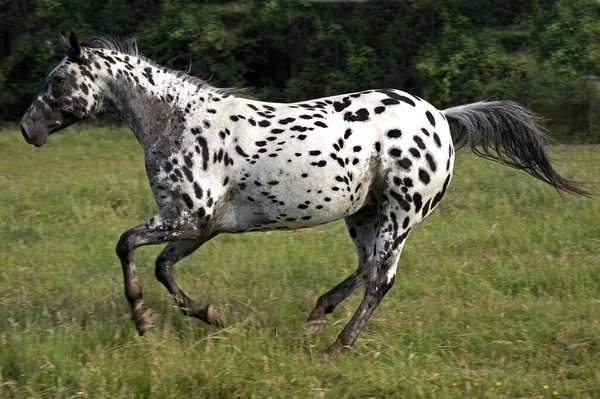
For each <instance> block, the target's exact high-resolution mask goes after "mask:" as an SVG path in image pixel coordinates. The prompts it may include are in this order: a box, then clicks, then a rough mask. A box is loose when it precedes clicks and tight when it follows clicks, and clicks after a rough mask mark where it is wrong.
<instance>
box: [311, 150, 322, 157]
mask: <svg viewBox="0 0 600 399" xmlns="http://www.w3.org/2000/svg"><path fill="white" fill-rule="evenodd" d="M308 153H309V154H310V155H312V156H317V155H321V151H319V150H313V151H309V152H308Z"/></svg>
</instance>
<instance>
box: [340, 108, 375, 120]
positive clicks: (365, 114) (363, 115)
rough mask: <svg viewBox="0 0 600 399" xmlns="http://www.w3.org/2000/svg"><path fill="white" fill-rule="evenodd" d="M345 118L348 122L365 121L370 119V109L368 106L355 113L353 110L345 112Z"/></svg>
mask: <svg viewBox="0 0 600 399" xmlns="http://www.w3.org/2000/svg"><path fill="white" fill-rule="evenodd" d="M344 120H345V121H348V122H365V121H368V120H369V111H367V109H366V108H361V109H359V110H358V111H356V112H355V113H354V114H352V112H346V113H345V114H344Z"/></svg>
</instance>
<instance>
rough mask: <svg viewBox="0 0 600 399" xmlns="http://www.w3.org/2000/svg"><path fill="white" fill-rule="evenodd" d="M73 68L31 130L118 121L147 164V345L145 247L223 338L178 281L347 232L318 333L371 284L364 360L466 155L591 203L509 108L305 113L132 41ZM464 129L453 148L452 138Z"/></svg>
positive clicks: (314, 317) (84, 50) (42, 101)
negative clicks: (207, 266)
mask: <svg viewBox="0 0 600 399" xmlns="http://www.w3.org/2000/svg"><path fill="white" fill-rule="evenodd" d="M63 41H64V44H65V47H66V50H67V55H66V57H65V58H64V59H63V60H62V61H61V62H60V64H58V66H56V68H54V70H53V71H52V72H51V73H50V75H49V76H48V78H47V79H46V82H45V83H44V86H43V88H42V90H41V92H40V94H39V95H38V97H37V98H36V99H35V100H34V101H33V103H32V104H31V106H30V107H29V109H28V110H27V112H26V113H25V115H24V116H23V119H22V120H21V132H22V133H23V137H24V138H25V140H26V141H27V142H28V143H30V144H33V145H35V146H36V147H39V146H41V145H43V144H44V143H46V141H47V140H48V136H49V135H50V134H53V133H55V132H57V131H59V130H61V129H64V128H65V127H67V126H69V125H71V124H72V123H74V122H76V121H79V120H82V119H85V118H87V117H89V116H91V115H95V114H98V113H101V112H110V113H115V114H117V115H119V116H120V117H121V118H123V120H125V122H126V123H127V125H128V126H129V127H130V128H131V130H132V131H133V132H134V134H135V136H136V138H137V139H138V141H139V142H140V144H141V145H142V147H143V149H144V154H145V166H146V171H147V175H148V179H149V181H150V187H151V189H152V192H153V193H154V196H155V198H156V202H157V204H158V208H159V212H158V213H157V214H156V215H154V216H152V217H151V218H149V219H148V220H146V221H145V222H143V223H142V224H140V225H138V226H136V227H134V228H132V229H130V230H128V231H126V232H125V233H123V235H122V236H121V239H120V240H119V242H118V244H117V249H116V251H117V254H118V256H119V259H120V260H121V264H122V266H123V276H124V279H125V293H126V296H127V299H128V301H129V304H130V305H131V310H132V314H133V320H134V322H135V326H136V329H137V331H138V332H139V334H143V333H144V332H145V331H146V329H147V327H148V326H149V323H150V311H149V309H148V308H147V307H145V306H143V300H142V287H141V285H140V281H139V279H138V276H137V274H136V270H135V263H134V259H133V254H134V251H135V249H136V248H137V247H139V246H142V245H150V244H163V243H168V245H167V246H166V248H165V249H164V250H163V251H162V252H161V254H160V255H159V257H158V259H157V260H156V277H157V278H158V280H159V281H160V282H161V283H162V284H164V285H165V287H166V288H167V289H168V290H169V292H170V293H171V294H172V295H173V296H174V298H175V300H176V301H177V304H178V305H179V307H180V308H181V310H182V311H183V313H184V314H186V315H188V316H193V317H196V318H199V319H200V320H202V321H204V322H207V323H209V324H212V325H218V326H220V325H222V322H221V317H220V314H219V311H218V309H217V308H216V307H215V306H213V305H208V306H206V307H202V306H200V305H199V304H198V303H197V302H196V301H194V300H193V299H192V298H190V296H188V295H187V294H186V293H185V292H184V291H183V290H182V289H181V287H180V286H179V285H178V284H177V282H176V281H175V278H174V277H173V273H172V268H173V265H174V264H175V263H176V262H177V261H179V260H181V259H182V258H184V257H185V256H188V255H190V254H191V253H192V252H194V251H195V250H196V249H198V248H199V247H200V246H201V245H202V244H204V243H205V242H207V241H208V240H210V239H211V238H213V237H215V236H216V235H217V234H219V233H241V232H245V231H256V230H273V229H297V228H301V227H308V226H315V225H318V224H323V223H327V222H331V221H333V220H336V219H340V218H345V220H346V224H347V227H348V232H349V233H350V237H351V238H352V240H353V241H354V243H355V245H356V249H357V251H358V259H359V261H358V268H357V270H356V271H355V272H354V273H353V274H352V275H350V276H349V277H348V278H346V279H345V280H344V281H342V282H341V283H340V284H338V285H337V286H336V287H334V288H333V289H331V290H330V291H329V292H327V293H325V294H324V295H322V296H321V297H320V298H319V299H318V301H317V305H316V307H315V308H314V309H313V311H312V312H311V314H310V316H309V318H308V332H309V333H314V332H316V331H318V330H320V329H322V328H323V327H324V326H325V324H326V319H325V314H327V313H331V312H332V311H333V310H334V309H335V307H336V306H337V305H338V304H339V303H340V302H341V301H342V300H344V299H345V298H346V297H347V296H348V295H350V294H351V293H352V292H353V291H354V290H356V289H357V288H359V287H361V286H362V285H363V284H365V283H366V292H365V296H364V299H363V300H362V303H361V304H360V306H359V307H358V309H357V311H356V313H355V314H354V316H353V317H352V319H351V320H350V322H349V323H348V325H347V326H346V327H345V328H344V330H343V331H342V332H341V333H340V335H339V337H338V339H337V341H336V342H335V343H334V344H333V345H332V346H331V347H330V351H332V352H337V351H339V350H340V349H341V348H343V347H344V346H350V345H352V344H353V343H354V342H355V340H356V337H357V335H358V333H359V332H360V330H361V329H362V327H363V326H364V324H365V322H366V321H367V320H368V319H369V317H370V316H371V314H372V313H373V311H374V310H375V308H376V307H377V305H378V304H379V303H380V301H381V299H382V298H383V296H384V295H385V293H386V292H387V291H388V290H389V289H390V287H391V286H392V284H393V283H394V278H395V275H396V267H397V263H398V259H399V258H400V252H401V251H402V248H403V246H404V243H405V242H406V238H407V237H408V235H409V234H410V232H411V231H413V229H414V228H415V227H416V226H417V225H418V224H419V223H420V222H421V221H422V220H423V219H424V218H425V217H426V216H427V215H428V214H429V213H431V211H432V210H433V209H434V208H435V207H436V205H437V204H438V203H439V201H440V200H441V199H442V197H443V196H444V193H445V192H446V189H447V188H448V184H449V183H450V179H451V178H452V169H453V166H454V144H457V143H458V144H467V145H469V146H471V149H472V150H473V151H475V153H477V154H478V155H480V156H483V157H485V158H490V159H494V160H496V161H499V162H501V163H503V164H506V165H509V166H512V167H515V168H519V169H523V170H525V171H526V172H527V173H529V174H531V175H532V176H533V177H535V178H537V179H539V180H542V181H544V182H546V183H548V184H550V185H552V186H553V187H554V188H556V189H557V190H559V191H565V192H569V193H574V194H584V191H583V190H582V189H580V188H579V187H577V185H576V184H574V183H573V182H571V181H569V180H567V179H565V178H563V177H561V176H560V175H559V174H557V173H556V172H555V171H554V169H553V168H552V166H551V165H550V161H549V159H548V156H547V154H546V151H545V150H544V146H543V134H542V132H541V130H540V128H539V127H538V126H537V124H536V118H535V117H534V116H533V115H532V114H531V113H530V112H529V111H527V110H526V109H524V108H523V107H521V106H519V105H517V104H516V103H514V102H510V101H499V102H480V103H474V104H469V105H462V106H459V107H454V108H449V109H446V110H443V111H439V110H437V109H435V108H434V107H433V106H432V105H431V104H428V103H427V102H426V101H424V100H422V99H420V98H419V97H417V96H414V95H410V94H408V93H404V92H402V91H399V90H395V89H383V90H367V91H362V92H358V93H352V94H343V95H338V96H333V97H327V98H321V99H317V100H308V101H304V102H300V103H293V104H280V103H267V102H262V101H257V100H254V99H251V98H248V96H247V95H244V93H243V92H242V91H239V90H233V89H217V88H214V87H211V86H210V85H208V84H207V83H206V82H204V81H202V80H200V79H197V78H194V77H191V76H188V75H187V74H185V73H183V72H176V71H172V70H170V69H168V68H164V67H161V66H159V65H158V64H156V63H155V62H153V61H151V60H150V59H148V58H146V57H143V56H141V55H140V54H139V53H138V51H137V47H136V44H135V42H134V41H116V40H113V39H109V38H106V37H105V38H100V39H96V40H93V41H90V42H89V43H85V42H84V43H80V42H79V40H78V39H77V37H76V35H75V34H74V32H71V34H70V37H69V39H66V38H64V37H63ZM449 122H450V123H452V122H453V123H455V124H456V125H457V128H458V133H457V135H456V137H455V138H454V140H453V138H452V136H451V135H450V130H449V127H448V124H449Z"/></svg>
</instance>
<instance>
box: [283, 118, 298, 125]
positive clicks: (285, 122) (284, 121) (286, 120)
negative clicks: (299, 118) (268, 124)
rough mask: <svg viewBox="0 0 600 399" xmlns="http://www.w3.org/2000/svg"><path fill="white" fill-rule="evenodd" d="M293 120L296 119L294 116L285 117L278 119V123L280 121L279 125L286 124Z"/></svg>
mask: <svg viewBox="0 0 600 399" xmlns="http://www.w3.org/2000/svg"><path fill="white" fill-rule="evenodd" d="M295 120H296V118H285V119H281V120H280V121H279V123H280V124H281V125H287V124H288V123H292V122H293V121H295Z"/></svg>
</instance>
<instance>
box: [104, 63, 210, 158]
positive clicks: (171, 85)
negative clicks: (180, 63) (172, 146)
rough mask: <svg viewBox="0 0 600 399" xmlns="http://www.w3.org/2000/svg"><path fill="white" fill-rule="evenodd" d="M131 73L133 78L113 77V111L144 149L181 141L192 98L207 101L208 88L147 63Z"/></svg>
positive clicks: (139, 65)
mask: <svg viewBox="0 0 600 399" xmlns="http://www.w3.org/2000/svg"><path fill="white" fill-rule="evenodd" d="M131 73H132V74H133V77H131V76H129V77H128V76H127V75H123V74H113V76H114V77H113V79H114V81H113V82H111V83H113V84H110V85H109V86H110V87H111V93H110V96H109V98H110V103H111V107H110V109H111V111H113V112H114V113H116V114H117V115H119V116H120V117H121V118H122V119H123V120H124V121H125V122H126V123H127V125H128V126H129V128H130V129H131V130H132V131H133V133H134V134H135V136H136V137H137V139H138V141H139V142H140V144H141V145H142V147H143V148H144V150H148V149H149V148H152V147H154V146H155V145H157V144H158V145H168V144H169V142H170V141H175V140H178V138H179V137H180V136H181V133H182V132H183V128H184V122H185V114H186V112H185V107H186V105H187V103H188V99H189V98H190V97H194V98H203V93H202V91H206V89H199V88H198V86H196V85H195V84H193V83H191V82H187V81H185V80H184V79H181V78H179V77H177V76H176V75H174V74H172V73H169V72H165V70H164V69H163V68H162V67H160V66H154V65H150V64H149V63H147V62H141V63H139V64H136V68H135V69H134V70H132V71H131ZM136 78H137V79H136Z"/></svg>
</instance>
